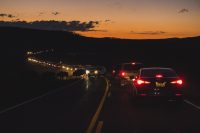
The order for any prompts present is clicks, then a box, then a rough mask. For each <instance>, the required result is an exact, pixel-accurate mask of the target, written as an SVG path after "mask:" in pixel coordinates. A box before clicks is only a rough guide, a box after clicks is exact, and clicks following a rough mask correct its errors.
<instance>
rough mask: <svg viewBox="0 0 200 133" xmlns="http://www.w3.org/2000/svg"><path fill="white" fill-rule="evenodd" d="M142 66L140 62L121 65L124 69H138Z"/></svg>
mask: <svg viewBox="0 0 200 133" xmlns="http://www.w3.org/2000/svg"><path fill="white" fill-rule="evenodd" d="M142 67H143V65H142V64H125V65H124V66H123V70H125V71H138V70H139V69H140V68H142Z"/></svg>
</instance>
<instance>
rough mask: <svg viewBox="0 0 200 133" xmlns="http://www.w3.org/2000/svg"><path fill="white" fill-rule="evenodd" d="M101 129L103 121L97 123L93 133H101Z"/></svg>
mask: <svg viewBox="0 0 200 133" xmlns="http://www.w3.org/2000/svg"><path fill="white" fill-rule="evenodd" d="M102 128H103V121H99V122H98V125H97V128H96V131H95V133H101V131H102Z"/></svg>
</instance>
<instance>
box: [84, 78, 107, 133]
mask: <svg viewBox="0 0 200 133" xmlns="http://www.w3.org/2000/svg"><path fill="white" fill-rule="evenodd" d="M105 80H106V90H105V92H104V95H103V97H102V99H101V102H100V104H99V106H98V108H97V111H96V112H95V114H94V116H93V117H92V120H91V122H90V124H89V127H88V129H87V131H86V133H92V132H93V129H94V127H95V124H96V122H97V120H98V118H99V115H100V112H101V109H102V107H103V105H104V102H105V100H106V96H107V94H108V90H109V83H108V79H107V78H105Z"/></svg>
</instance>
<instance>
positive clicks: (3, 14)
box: [0, 13, 15, 18]
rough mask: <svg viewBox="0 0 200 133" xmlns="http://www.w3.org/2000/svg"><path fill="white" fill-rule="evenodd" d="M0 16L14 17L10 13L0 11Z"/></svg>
mask: <svg viewBox="0 0 200 133" xmlns="http://www.w3.org/2000/svg"><path fill="white" fill-rule="evenodd" d="M0 17H8V18H14V17H15V16H14V15H12V14H6V13H1V14H0Z"/></svg>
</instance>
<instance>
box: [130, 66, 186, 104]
mask: <svg viewBox="0 0 200 133" xmlns="http://www.w3.org/2000/svg"><path fill="white" fill-rule="evenodd" d="M183 88H184V85H183V80H182V79H181V78H180V77H179V76H178V75H177V73H176V72H175V71H174V70H173V69H172V68H161V67H155V68H154V67H152V68H142V69H140V72H139V74H138V75H137V76H136V77H135V78H134V79H133V87H132V89H131V91H130V92H131V96H132V97H133V98H134V99H138V98H141V97H163V98H167V99H168V100H175V101H177V102H179V103H181V102H182V100H183Z"/></svg>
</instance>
